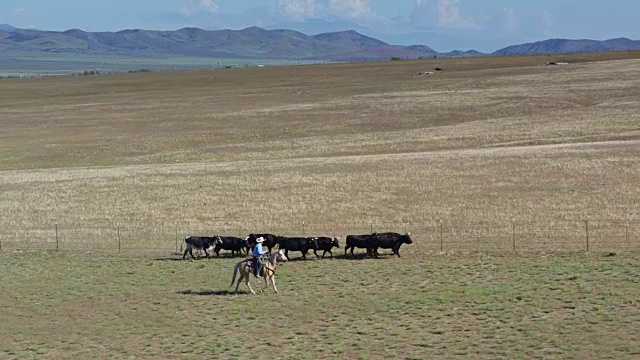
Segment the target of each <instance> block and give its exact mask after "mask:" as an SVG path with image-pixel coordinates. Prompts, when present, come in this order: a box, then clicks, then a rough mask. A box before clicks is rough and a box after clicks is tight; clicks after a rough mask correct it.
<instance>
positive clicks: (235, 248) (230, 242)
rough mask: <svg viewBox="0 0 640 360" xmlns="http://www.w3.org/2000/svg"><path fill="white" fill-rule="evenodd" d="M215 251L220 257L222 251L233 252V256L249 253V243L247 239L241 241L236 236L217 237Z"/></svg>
mask: <svg viewBox="0 0 640 360" xmlns="http://www.w3.org/2000/svg"><path fill="white" fill-rule="evenodd" d="M214 245H215V247H214V249H213V251H214V252H215V253H216V255H218V256H220V249H222V250H231V256H235V255H236V252H237V253H238V255H243V254H248V253H249V242H248V241H247V239H241V238H239V237H235V236H216V241H215V243H214Z"/></svg>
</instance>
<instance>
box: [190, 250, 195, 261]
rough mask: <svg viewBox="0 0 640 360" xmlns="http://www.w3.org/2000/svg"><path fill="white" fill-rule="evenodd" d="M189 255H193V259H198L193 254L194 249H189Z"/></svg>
mask: <svg viewBox="0 0 640 360" xmlns="http://www.w3.org/2000/svg"><path fill="white" fill-rule="evenodd" d="M189 255H191V258H192V259H193V260H195V259H196V257H195V256H193V249H189Z"/></svg>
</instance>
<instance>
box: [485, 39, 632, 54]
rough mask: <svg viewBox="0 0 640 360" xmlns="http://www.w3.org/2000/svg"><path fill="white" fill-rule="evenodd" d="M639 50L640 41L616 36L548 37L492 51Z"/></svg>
mask: <svg viewBox="0 0 640 360" xmlns="http://www.w3.org/2000/svg"><path fill="white" fill-rule="evenodd" d="M623 50H640V41H634V40H630V39H627V38H618V39H611V40H605V41H597V40H568V39H549V40H544V41H538V42H534V43H527V44H522V45H514V46H509V47H506V48H504V49H501V50H498V51H496V52H494V53H493V54H495V55H536V54H559V53H578V52H606V51H623Z"/></svg>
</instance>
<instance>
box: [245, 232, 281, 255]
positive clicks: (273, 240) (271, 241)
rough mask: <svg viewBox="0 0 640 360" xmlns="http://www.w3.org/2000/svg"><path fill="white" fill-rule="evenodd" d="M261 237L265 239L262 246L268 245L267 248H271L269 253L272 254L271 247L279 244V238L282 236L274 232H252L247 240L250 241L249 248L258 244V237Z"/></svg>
mask: <svg viewBox="0 0 640 360" xmlns="http://www.w3.org/2000/svg"><path fill="white" fill-rule="evenodd" d="M259 237H262V238H263V239H264V242H263V243H262V246H266V247H267V249H269V251H268V252H269V255H271V249H273V248H274V247H275V246H276V245H277V244H278V238H280V236H276V235H272V234H250V235H249V236H247V238H246V239H245V240H247V242H248V243H249V248H250V249H251V250H253V248H254V247H255V246H256V239H257V238H259Z"/></svg>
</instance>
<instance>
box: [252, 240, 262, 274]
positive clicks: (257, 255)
mask: <svg viewBox="0 0 640 360" xmlns="http://www.w3.org/2000/svg"><path fill="white" fill-rule="evenodd" d="M263 242H264V238H262V237H259V238H257V239H256V246H255V247H254V248H253V264H254V266H253V271H254V272H253V275H255V277H258V276H259V275H260V271H261V270H262V266H263V265H262V255H264V251H263V250H262V243H263Z"/></svg>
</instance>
